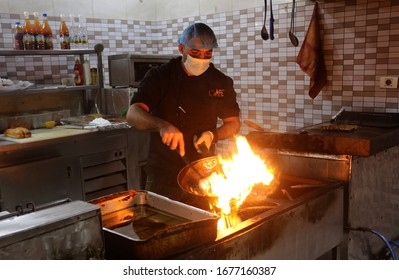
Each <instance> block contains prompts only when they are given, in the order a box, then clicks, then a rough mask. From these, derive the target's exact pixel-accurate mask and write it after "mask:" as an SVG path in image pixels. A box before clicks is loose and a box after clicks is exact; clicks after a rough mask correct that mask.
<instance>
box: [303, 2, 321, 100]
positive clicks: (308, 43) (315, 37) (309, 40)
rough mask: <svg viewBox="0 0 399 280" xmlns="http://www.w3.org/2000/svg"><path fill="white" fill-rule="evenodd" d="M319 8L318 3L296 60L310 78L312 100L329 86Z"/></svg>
mask: <svg viewBox="0 0 399 280" xmlns="http://www.w3.org/2000/svg"><path fill="white" fill-rule="evenodd" d="M317 8H318V4H317V2H316V4H315V6H314V9H313V15H312V19H311V21H310V24H309V28H308V31H307V33H306V36H305V40H304V41H303V44H302V47H301V49H300V51H299V53H298V56H297V58H296V63H297V64H298V65H299V66H300V68H301V69H302V71H303V72H305V73H306V74H307V75H308V76H309V77H310V88H309V96H310V97H311V98H312V99H314V98H315V97H316V96H317V95H318V94H319V92H320V91H321V90H322V88H323V87H324V86H325V85H326V84H327V72H326V66H325V64H324V56H323V50H322V42H321V39H320V30H319V23H318V15H317Z"/></svg>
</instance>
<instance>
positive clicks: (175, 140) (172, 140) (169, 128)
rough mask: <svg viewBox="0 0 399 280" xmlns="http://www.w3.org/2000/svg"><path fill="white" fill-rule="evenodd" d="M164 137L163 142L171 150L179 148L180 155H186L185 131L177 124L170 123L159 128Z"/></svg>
mask: <svg viewBox="0 0 399 280" xmlns="http://www.w3.org/2000/svg"><path fill="white" fill-rule="evenodd" d="M159 134H160V135H161V137H162V142H163V143H164V144H165V145H167V146H168V147H169V148H170V149H171V150H176V148H178V149H179V154H180V156H184V154H185V149H184V139H183V133H182V132H181V131H180V130H179V129H178V128H176V127H175V126H173V125H171V124H168V125H165V126H163V127H162V128H161V129H160V130H159Z"/></svg>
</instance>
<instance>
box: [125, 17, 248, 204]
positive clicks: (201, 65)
mask: <svg viewBox="0 0 399 280" xmlns="http://www.w3.org/2000/svg"><path fill="white" fill-rule="evenodd" d="M217 47H218V44H217V39H216V36H215V34H214V32H213V30H212V29H211V28H210V27H209V26H208V25H206V24H204V23H194V24H191V25H190V26H188V27H187V28H185V30H184V31H183V33H182V34H181V36H180V37H179V39H178V51H179V53H180V54H181V56H179V57H177V58H173V59H172V60H171V61H169V62H168V63H166V64H164V65H162V66H159V67H155V68H152V69H150V70H149V71H147V73H146V75H145V77H144V79H143V80H142V81H141V83H140V85H139V88H138V91H137V93H136V94H135V95H134V97H133V98H132V100H131V106H130V108H129V110H128V113H127V121H128V122H129V124H130V125H132V126H133V127H134V128H136V129H138V130H142V131H151V135H150V148H149V155H148V160H147V165H146V167H145V171H146V174H147V182H146V186H145V188H146V190H148V191H152V192H155V193H158V194H160V195H163V196H166V197H169V198H171V199H174V200H178V201H182V202H185V203H188V204H191V205H194V206H198V207H202V206H203V203H204V202H203V201H198V200H197V199H194V198H193V197H190V196H188V195H187V194H185V193H184V192H182V190H181V189H180V187H179V185H178V182H177V175H178V173H179V171H180V170H181V169H182V168H183V167H184V166H185V165H186V164H185V162H184V161H183V159H182V157H183V156H186V157H187V159H189V161H195V160H198V159H201V158H204V157H207V156H210V155H213V154H214V153H215V144H216V143H217V141H218V140H222V139H226V138H229V137H232V136H234V135H235V134H237V133H238V132H239V130H240V118H239V113H240V109H239V106H238V104H237V101H236V92H235V90H234V88H233V80H232V79H231V78H230V77H228V76H226V75H225V74H223V73H222V72H221V71H219V70H218V69H216V68H215V66H214V65H213V63H211V60H212V56H213V49H214V48H217ZM218 120H221V122H220V123H221V125H220V126H219V127H217V124H218V123H219V122H218Z"/></svg>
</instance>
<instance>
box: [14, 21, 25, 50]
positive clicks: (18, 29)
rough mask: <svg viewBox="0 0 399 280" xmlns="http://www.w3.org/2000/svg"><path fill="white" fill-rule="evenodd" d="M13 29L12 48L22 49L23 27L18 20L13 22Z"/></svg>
mask: <svg viewBox="0 0 399 280" xmlns="http://www.w3.org/2000/svg"><path fill="white" fill-rule="evenodd" d="M13 31H14V49H15V50H23V49H24V34H25V29H24V27H23V26H22V25H21V22H20V21H17V22H15V25H14V28H13Z"/></svg>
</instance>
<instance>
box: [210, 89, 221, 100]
mask: <svg viewBox="0 0 399 280" xmlns="http://www.w3.org/2000/svg"><path fill="white" fill-rule="evenodd" d="M208 94H209V96H211V97H218V98H222V97H224V89H210V90H209V91H208Z"/></svg>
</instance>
